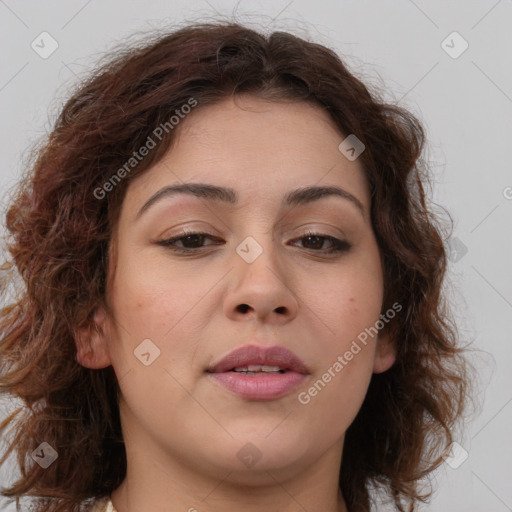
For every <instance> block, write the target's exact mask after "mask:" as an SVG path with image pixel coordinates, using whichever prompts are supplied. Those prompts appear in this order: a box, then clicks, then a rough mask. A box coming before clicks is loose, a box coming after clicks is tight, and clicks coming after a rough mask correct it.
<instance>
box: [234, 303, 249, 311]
mask: <svg viewBox="0 0 512 512" xmlns="http://www.w3.org/2000/svg"><path fill="white" fill-rule="evenodd" d="M248 309H249V306H248V305H247V304H240V305H239V306H238V307H237V310H238V311H240V312H241V313H245V312H246V311H247V310H248Z"/></svg>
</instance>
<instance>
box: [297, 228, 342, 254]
mask: <svg viewBox="0 0 512 512" xmlns="http://www.w3.org/2000/svg"><path fill="white" fill-rule="evenodd" d="M296 240H303V241H304V240H305V241H306V244H304V243H303V244H302V245H303V246H305V245H306V246H309V247H305V249H308V250H312V251H314V252H322V253H326V254H333V253H339V252H347V251H348V250H349V249H350V248H351V247H352V246H351V244H349V243H348V242H346V241H344V240H339V239H338V238H335V237H333V236H330V235H324V234H322V233H314V232H311V231H309V232H307V233H305V234H304V235H303V236H301V237H300V238H297V239H296ZM326 241H327V242H329V243H330V244H331V247H330V248H329V249H322V247H323V245H324V243H325V242H326Z"/></svg>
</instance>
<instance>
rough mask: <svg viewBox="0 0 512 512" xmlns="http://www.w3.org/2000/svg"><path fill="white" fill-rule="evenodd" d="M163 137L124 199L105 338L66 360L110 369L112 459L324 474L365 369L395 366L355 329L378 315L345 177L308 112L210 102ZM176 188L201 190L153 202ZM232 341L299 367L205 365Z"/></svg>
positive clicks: (361, 197) (357, 206)
mask: <svg viewBox="0 0 512 512" xmlns="http://www.w3.org/2000/svg"><path fill="white" fill-rule="evenodd" d="M179 130H180V131H179V132H178V138H177V139H176V141H175V144H174V145H173V147H172V148H171V150H170V151H169V152H168V154H167V155H166V157H165V158H164V159H163V160H162V161H160V162H159V163H158V164H156V165H155V166H154V167H152V168H151V169H150V170H148V171H147V172H145V173H144V174H142V175H141V176H140V177H138V178H137V179H135V180H134V181H133V182H132V183H131V184H130V186H129V188H128V191H127V194H126V197H125V199H124V202H123V205H122V209H121V212H120V217H119V222H118V225H117V227H116V232H115V235H114V244H115V251H114V252H113V254H114V255H115V256H114V258H115V261H112V262H111V263H112V265H111V268H110V272H111V273H112V279H113V280H112V285H111V287H110V289H109V290H108V300H109V303H110V305H111V307H112V311H113V318H109V317H107V316H106V315H104V314H102V312H101V311H100V312H98V314H97V316H96V318H97V321H98V323H100V324H101V327H102V330H101V332H103V334H104V336H102V337H101V339H100V340H97V342H96V345H95V346H96V351H95V356H94V359H90V360H87V356H83V355H82V356H80V357H81V362H82V363H83V364H86V365H89V366H93V367H104V366H107V365H109V364H112V366H113V368H114V370H115V373H116V375H117V378H118V381H119V385H120V389H121V395H122V396H121V399H120V410H121V418H122V424H123V433H124V436H125V440H126V443H127V449H129V446H130V444H131V445H134V444H137V445H138V446H144V453H145V455H147V456H148V457H150V458H152V459H153V460H156V459H158V463H159V464H160V466H161V467H167V468H170V467H172V466H173V465H179V466H180V467H182V468H189V469H192V470H194V471H196V472H202V473H209V474H220V473H219V470H221V469H222V470H223V471H224V472H226V471H227V470H229V471H231V472H232V477H236V478H239V479H240V480H241V481H251V479H254V478H263V476H262V475H263V474H266V475H267V477H268V474H267V471H268V470H272V474H273V475H274V476H275V477H277V476H278V475H281V476H283V477H284V476H286V475H291V474H293V473H294V472H300V471H302V470H303V469H304V467H310V466H311V465H313V464H314V463H318V462H319V461H320V460H329V461H331V462H330V463H331V464H332V463H334V464H337V465H339V460H340V457H341V449H342V445H343V438H344V433H345V431H346V429H347V427H348V426H349V425H350V423H351V422H352V421H353V419H354V417H355V415H356V413H357V412H358V410H359V408H360V406H361V404H362V402H363V399H364V396H365V394H366V391H367V388H368V385H369V381H370V378H371V375H372V372H381V371H384V370H386V369H388V368H389V367H390V366H391V365H392V363H393V361H394V349H393V344H392V342H391V341H390V340H388V339H387V338H386V337H385V336H384V335H382V333H381V336H380V338H379V339H377V336H375V335H374V332H375V329H374V330H373V331H367V330H366V331H365V329H369V328H370V327H373V326H375V324H376V323H377V322H378V320H379V315H380V314H381V313H384V312H383V311H381V307H382V298H383V269H382V267H381V261H380V256H379V249H378V246H377V243H376V239H375V236H374V233H373V230H372V226H371V223H370V218H369V212H370V196H369V190H368V184H367V181H366V179H365V176H364V173H363V169H362V166H361V164H360V163H359V161H358V159H355V160H349V159H348V158H347V157H346V156H344V154H343V153H342V152H340V150H339V149H338V146H339V145H340V143H341V142H342V140H343V139H344V138H345V135H342V134H340V133H339V132H338V131H337V129H336V127H335V125H334V124H333V122H332V121H331V120H330V118H329V117H328V116H327V114H325V113H324V112H323V111H321V110H320V109H319V108H317V107H315V106H312V105H309V104H307V103H284V102H283V103H277V102H266V101H263V100H260V99H257V98H254V97H239V98H237V100H236V103H235V102H234V101H233V100H232V99H227V100H225V101H223V102H221V103H218V104H216V105H213V106H206V107H201V105H199V106H198V108H197V109H196V110H194V111H193V112H192V113H191V114H190V115H189V116H188V117H187V118H185V119H183V120H181V125H180V126H179ZM347 135H348V134H347ZM184 184H204V185H208V186H209V187H210V189H208V190H206V191H203V192H200V193H198V194H195V195H194V194H191V193H184V192H182V193H172V191H171V190H170V189H167V191H166V188H167V187H174V186H183V185H184ZM317 187H322V188H323V187H332V189H331V193H330V194H327V193H325V194H323V193H322V190H321V189H317ZM306 188H311V189H310V190H309V192H306V193H303V194H299V193H298V192H297V191H301V190H302V191H303V192H304V189H306ZM334 188H336V189H339V192H338V193H332V192H333V190H334ZM225 189H226V190H225ZM165 191H166V192H165ZM212 191H213V192H212ZM315 191H316V192H315ZM324 192H325V190H324ZM184 232H185V234H184ZM187 233H200V234H201V235H200V236H194V235H193V236H188V238H187ZM308 233H310V236H308V235H307V234H308ZM311 233H312V234H313V235H311ZM203 235H204V236H203ZM183 236H185V238H181V239H179V237H183ZM329 237H332V238H329ZM171 239H178V240H176V241H175V242H173V243H171V242H166V241H168V240H171ZM336 249H339V250H338V251H337V252H336ZM114 268H115V272H114ZM368 332H371V333H372V334H373V335H368ZM362 333H366V336H365V335H364V334H362ZM358 337H359V338H358ZM363 339H364V340H365V342H362V340H363ZM354 341H355V342H356V344H355V345H354ZM248 345H252V346H253V348H254V346H256V348H258V347H259V348H263V349H266V348H267V349H268V348H269V347H282V348H284V349H287V350H288V351H291V352H292V353H293V354H294V355H295V356H296V358H298V359H299V360H300V361H301V362H302V364H303V366H302V367H301V366H300V364H298V363H297V362H296V364H294V363H293V361H292V359H291V358H290V356H289V354H288V353H284V354H283V353H282V351H280V350H279V349H275V348H273V349H272V350H270V351H265V350H263V351H261V352H258V351H257V350H256V351H251V350H248V351H246V352H241V353H239V356H240V358H238V359H236V358H234V359H233V358H231V359H228V360H227V361H226V362H225V364H224V365H221V366H217V367H216V368H215V370H216V373H215V372H212V368H213V367H214V366H215V365H216V364H217V363H218V362H219V361H221V360H222V359H223V358H224V356H226V355H228V354H229V353H230V352H232V351H233V350H235V349H239V348H240V347H242V348H243V347H246V348H247V346H248ZM356 347H359V350H357V348H356ZM348 353H351V354H352V356H350V355H349V354H348ZM91 357H92V356H91ZM251 363H252V364H251ZM258 363H259V364H258ZM336 363H338V364H336ZM249 366H251V370H252V373H253V374H251V372H250V373H249V374H247V372H245V371H244V370H243V368H244V367H245V368H247V369H248V370H249ZM234 367H238V368H239V371H233V368H234ZM240 368H241V369H240ZM315 390H316V391H315ZM259 470H261V471H259Z"/></svg>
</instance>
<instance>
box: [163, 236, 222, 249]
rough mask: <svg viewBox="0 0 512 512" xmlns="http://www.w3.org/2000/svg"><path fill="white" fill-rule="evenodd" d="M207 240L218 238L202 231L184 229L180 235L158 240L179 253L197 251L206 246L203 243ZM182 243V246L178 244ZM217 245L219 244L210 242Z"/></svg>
mask: <svg viewBox="0 0 512 512" xmlns="http://www.w3.org/2000/svg"><path fill="white" fill-rule="evenodd" d="M205 240H218V239H216V238H215V237H212V236H211V235H209V234H208V233H200V232H195V231H183V232H182V233H180V235H179V236H176V237H173V238H169V239H166V240H159V241H158V242H156V243H157V244H158V245H161V246H163V247H167V248H169V249H170V250H172V251H174V252H178V253H192V252H197V249H200V248H201V247H205V246H204V245H203V243H204V242H205ZM180 243H181V244H182V245H181V246H180V245H178V244H180ZM208 245H217V244H215V243H214V244H208Z"/></svg>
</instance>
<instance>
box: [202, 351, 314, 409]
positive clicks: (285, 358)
mask: <svg viewBox="0 0 512 512" xmlns="http://www.w3.org/2000/svg"><path fill="white" fill-rule="evenodd" d="M249 365H266V366H279V367H280V368H281V369H282V370H285V372H284V373H269V374H263V372H262V374H258V375H245V374H243V373H237V372H234V371H232V370H234V368H238V367H240V366H242V367H247V366H249ZM207 372H208V373H209V375H210V376H211V377H212V378H214V379H215V380H216V381H217V382H219V383H220V384H222V385H223V386H224V387H226V388H227V389H229V390H230V391H232V392H234V393H236V394H237V395H239V396H241V397H243V398H249V399H252V400H273V399H276V398H280V397H282V396H285V395H287V394H288V393H289V392H290V391H291V390H292V389H293V388H295V387H296V386H297V385H298V384H299V383H300V382H302V381H303V380H304V379H305V378H306V376H307V375H308V374H309V371H308V369H307V368H306V365H305V364H304V363H303V362H302V361H301V360H300V358H299V357H297V356H296V355H295V354H294V353H293V352H291V351H290V350H288V349H286V348H284V347H279V346H273V347H263V346H260V345H245V346H243V347H240V348H237V349H235V350H233V351H232V352H230V353H229V354H228V355H227V356H226V357H224V358H223V359H221V360H220V361H219V362H218V363H216V364H214V365H212V366H210V368H208V370H207Z"/></svg>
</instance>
